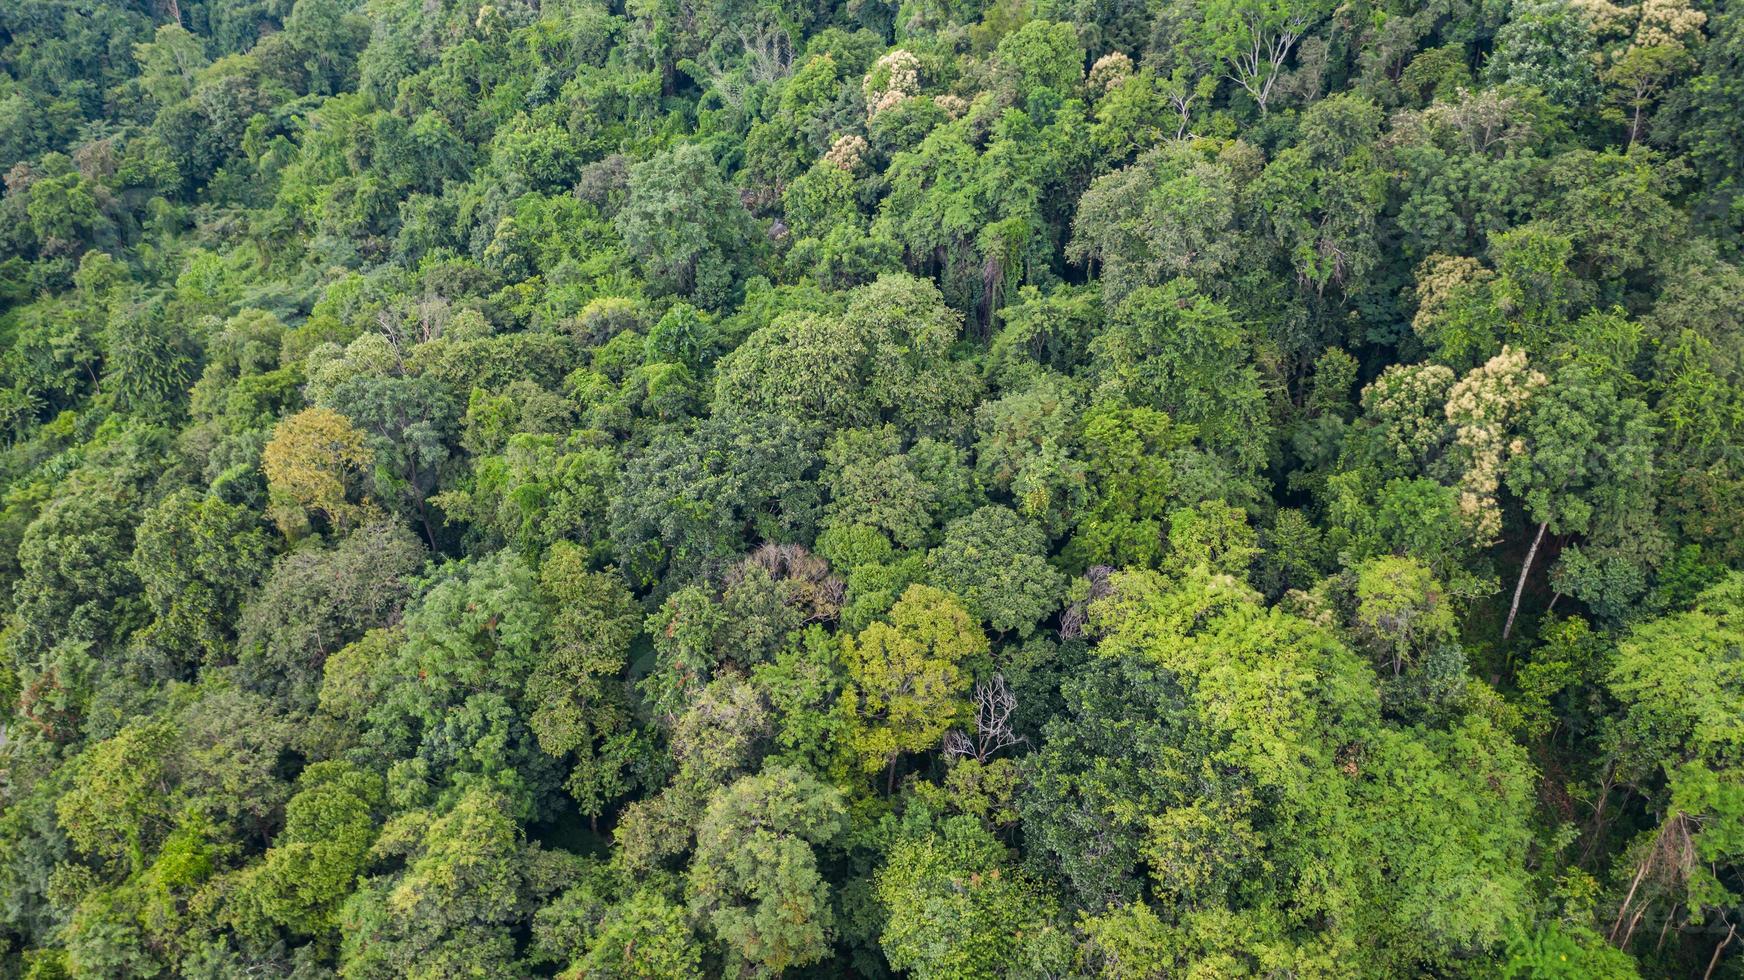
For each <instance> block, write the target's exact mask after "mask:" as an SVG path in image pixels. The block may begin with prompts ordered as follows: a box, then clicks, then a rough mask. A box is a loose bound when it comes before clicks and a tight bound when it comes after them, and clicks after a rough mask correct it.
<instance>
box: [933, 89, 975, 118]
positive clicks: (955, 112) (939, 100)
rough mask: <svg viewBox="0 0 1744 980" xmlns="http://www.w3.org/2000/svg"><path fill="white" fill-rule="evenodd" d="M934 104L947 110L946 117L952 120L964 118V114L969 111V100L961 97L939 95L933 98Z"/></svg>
mask: <svg viewBox="0 0 1744 980" xmlns="http://www.w3.org/2000/svg"><path fill="white" fill-rule="evenodd" d="M933 104H934V105H936V106H938V107H939V108H941V109H943V110H945V115H946V117H948V118H951V119H961V118H963V113H965V112H968V111H969V100H968V99H965V98H963V97H962V96H960V95H950V94H948V93H947V94H945V95H939V96H935V97H934V98H933Z"/></svg>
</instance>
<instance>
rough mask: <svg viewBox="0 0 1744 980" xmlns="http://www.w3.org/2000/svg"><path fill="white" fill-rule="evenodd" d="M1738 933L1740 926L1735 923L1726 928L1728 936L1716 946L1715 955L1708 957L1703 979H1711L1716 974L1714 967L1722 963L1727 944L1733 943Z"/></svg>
mask: <svg viewBox="0 0 1744 980" xmlns="http://www.w3.org/2000/svg"><path fill="white" fill-rule="evenodd" d="M1737 934H1738V926H1737V924H1736V923H1734V924H1733V925H1732V928H1730V929H1727V930H1726V938H1725V939H1722V940H1720V945H1718V946H1715V947H1714V955H1713V956H1712V957H1710V958H1709V959H1708V968H1707V970H1706V971H1705V972H1704V973H1703V974H1702V980H1709V978H1710V977H1712V976H1713V975H1714V967H1716V966H1719V965H1720V954H1721V953H1723V952H1725V950H1726V947H1727V946H1730V945H1732V937H1733V936H1735V935H1737Z"/></svg>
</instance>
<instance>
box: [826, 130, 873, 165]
mask: <svg viewBox="0 0 1744 980" xmlns="http://www.w3.org/2000/svg"><path fill="white" fill-rule="evenodd" d="M871 149H872V147H871V145H870V144H868V143H867V142H866V137H864V136H860V135H858V134H855V133H849V134H847V135H846V136H838V137H836V142H835V143H834V144H832V145H831V146H830V149H829V152H827V153H825V154H824V162H825V163H827V164H829V165H830V166H832V167H835V168H836V169H838V170H846V171H847V172H849V173H853V172H854V171H856V170H858V169H860V164H862V163H864V162H865V160H866V154H867V153H868V152H870V151H871Z"/></svg>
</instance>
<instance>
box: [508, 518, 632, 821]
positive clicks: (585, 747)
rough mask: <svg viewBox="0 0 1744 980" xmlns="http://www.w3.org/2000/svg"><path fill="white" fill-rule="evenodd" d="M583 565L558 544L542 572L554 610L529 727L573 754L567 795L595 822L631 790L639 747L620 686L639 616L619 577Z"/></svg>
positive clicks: (550, 745) (546, 744) (552, 749)
mask: <svg viewBox="0 0 1744 980" xmlns="http://www.w3.org/2000/svg"><path fill="white" fill-rule="evenodd" d="M583 562H584V554H583V553H582V552H581V550H580V549H578V548H576V547H575V546H574V545H570V544H568V543H567V542H560V543H559V544H558V545H557V546H556V547H554V548H552V550H551V553H550V555H549V556H548V557H547V558H546V559H545V562H544V564H543V565H542V566H541V567H540V571H539V579H540V589H541V591H542V592H543V593H544V594H545V595H546V596H547V597H549V599H550V600H551V601H552V602H553V603H554V605H555V610H556V611H555V613H554V614H553V616H552V620H551V636H552V641H553V642H552V645H551V649H550V651H549V652H548V653H547V654H546V655H545V657H544V658H543V660H542V661H541V662H540V663H539V665H538V666H537V667H536V668H535V669H534V671H533V674H532V676H530V677H528V678H527V698H528V700H529V702H531V704H532V705H533V710H532V714H531V716H530V717H529V718H528V720H527V723H528V726H529V727H531V728H532V730H533V734H534V736H535V737H537V738H538V739H539V745H540V747H541V748H543V749H544V750H545V751H546V752H548V753H550V754H551V755H555V756H559V757H562V756H567V755H569V754H571V753H573V754H574V759H575V763H574V769H573V770H572V772H571V774H570V777H569V781H568V789H569V793H570V795H571V796H573V797H575V799H576V802H577V803H578V804H580V807H581V812H582V813H583V814H585V815H586V816H589V817H592V818H596V819H597V818H598V816H599V814H600V813H601V812H602V811H603V810H604V809H605V807H606V806H607V805H608V804H609V803H610V802H611V801H612V800H613V799H614V798H615V797H617V796H619V795H621V794H622V793H623V792H624V790H625V789H627V788H628V785H627V784H628V775H629V774H628V773H627V772H626V770H628V769H629V768H630V767H631V764H632V763H633V762H634V756H635V754H636V753H637V751H638V750H639V749H640V748H641V746H640V745H639V744H638V743H639V741H640V739H639V738H638V735H639V733H638V732H637V731H636V729H635V727H634V725H633V723H632V721H631V717H630V710H629V704H628V699H627V698H626V697H625V691H624V687H623V685H622V684H621V683H619V675H620V674H621V673H622V672H623V670H624V667H625V666H626V664H627V663H628V660H629V651H630V644H631V642H632V641H633V640H634V639H635V638H636V636H637V634H638V633H640V632H641V616H640V615H639V613H640V610H638V609H637V608H636V605H635V602H634V600H632V599H631V597H630V594H629V593H628V592H627V591H625V590H624V587H623V584H622V580H621V579H620V578H619V577H617V576H614V575H609V574H606V573H603V572H589V571H587V570H586V567H585V565H584V563H583Z"/></svg>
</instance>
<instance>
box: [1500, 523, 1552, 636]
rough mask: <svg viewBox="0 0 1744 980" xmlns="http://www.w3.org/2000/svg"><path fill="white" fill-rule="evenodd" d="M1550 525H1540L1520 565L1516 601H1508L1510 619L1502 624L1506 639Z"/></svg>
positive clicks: (1516, 584)
mask: <svg viewBox="0 0 1744 980" xmlns="http://www.w3.org/2000/svg"><path fill="white" fill-rule="evenodd" d="M1549 526H1550V522H1549V521H1545V522H1544V523H1542V524H1540V525H1538V533H1537V534H1536V535H1534V536H1533V538H1532V547H1531V548H1528V549H1527V551H1526V561H1525V563H1523V564H1522V565H1521V566H1520V578H1519V579H1518V580H1516V581H1515V582H1514V601H1513V602H1510V603H1508V621H1507V622H1506V623H1505V624H1503V626H1502V639H1504V640H1506V639H1507V638H1508V635H1509V634H1511V633H1513V632H1514V616H1515V614H1517V613H1519V611H1520V593H1521V592H1523V591H1524V590H1525V588H1526V574H1527V573H1528V572H1530V571H1532V560H1533V559H1535V558H1537V557H1538V546H1539V545H1540V544H1543V543H1544V529H1545V528H1547V527H1549Z"/></svg>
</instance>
